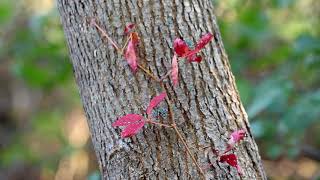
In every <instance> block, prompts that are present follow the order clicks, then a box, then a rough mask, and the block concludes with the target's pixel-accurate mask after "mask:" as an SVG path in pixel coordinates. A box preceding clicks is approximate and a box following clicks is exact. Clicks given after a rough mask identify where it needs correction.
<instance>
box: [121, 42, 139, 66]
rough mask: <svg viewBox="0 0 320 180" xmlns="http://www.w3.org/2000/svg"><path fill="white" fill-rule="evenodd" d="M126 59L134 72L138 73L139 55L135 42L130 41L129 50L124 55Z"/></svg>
mask: <svg viewBox="0 0 320 180" xmlns="http://www.w3.org/2000/svg"><path fill="white" fill-rule="evenodd" d="M131 39H132V38H131ZM124 57H125V59H126V60H127V62H128V64H129V66H130V67H131V69H132V71H133V72H136V70H137V55H136V51H135V42H134V41H133V40H130V41H129V43H128V47H127V50H126V52H125V54H124Z"/></svg>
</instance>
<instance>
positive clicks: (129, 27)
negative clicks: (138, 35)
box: [124, 23, 135, 35]
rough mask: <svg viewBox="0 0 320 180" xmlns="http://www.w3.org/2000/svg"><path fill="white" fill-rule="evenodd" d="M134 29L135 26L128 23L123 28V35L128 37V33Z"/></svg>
mask: <svg viewBox="0 0 320 180" xmlns="http://www.w3.org/2000/svg"><path fill="white" fill-rule="evenodd" d="M134 27H135V24H133V23H129V24H128V25H127V26H126V27H125V29H124V34H125V35H128V34H129V32H130V31H131V30H132V29H133V28H134Z"/></svg>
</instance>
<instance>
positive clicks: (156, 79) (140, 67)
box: [90, 19, 205, 179]
mask: <svg viewBox="0 0 320 180" xmlns="http://www.w3.org/2000/svg"><path fill="white" fill-rule="evenodd" d="M90 24H91V25H92V26H95V27H96V28H97V29H98V30H99V31H100V33H101V34H102V36H104V37H106V38H107V39H108V40H109V41H110V42H111V43H112V45H113V46H114V47H115V48H116V50H117V51H118V52H119V53H120V54H121V55H122V54H123V51H124V49H125V47H126V46H127V44H128V42H129V40H130V39H131V36H130V37H129V38H128V39H127V41H126V43H125V45H124V46H123V47H122V48H121V49H120V48H119V47H118V45H117V44H116V43H115V42H114V41H113V40H112V39H111V38H110V37H109V36H108V34H107V33H106V32H105V31H104V30H103V29H102V28H101V27H100V26H99V25H98V24H97V23H96V21H95V19H91V22H90ZM137 66H138V68H139V69H141V70H142V71H143V72H144V73H145V74H146V75H147V76H149V77H150V78H151V79H153V80H154V81H156V82H157V83H159V85H160V86H161V88H162V90H163V91H165V92H167V90H166V88H165V85H164V83H163V80H164V79H165V78H166V77H168V76H169V75H170V73H171V72H172V69H170V70H169V71H168V72H167V73H166V74H165V75H164V76H163V77H162V78H160V79H159V78H158V77H157V76H156V75H154V74H153V73H152V72H150V71H149V70H147V69H146V68H145V67H143V66H142V65H140V64H137ZM167 94H168V93H167ZM165 99H166V102H167V104H168V109H169V115H170V119H171V124H170V125H168V124H163V123H159V122H155V121H152V120H150V119H147V120H146V122H147V123H150V124H155V125H159V126H163V127H167V128H173V129H174V131H175V132H176V134H177V136H178V138H179V139H180V140H181V142H182V144H183V145H184V147H185V148H186V150H187V153H188V154H189V156H190V157H191V159H192V161H193V163H194V164H195V166H196V167H197V168H198V170H199V173H200V174H201V176H203V179H205V174H204V172H203V170H202V168H201V167H200V165H199V164H198V162H197V160H196V158H195V157H194V156H193V155H192V153H191V150H190V148H189V146H188V144H187V143H186V140H185V139H184V138H183V137H182V135H181V133H180V132H179V130H178V128H177V126H176V122H175V120H174V112H173V109H172V103H171V101H170V99H169V97H168V96H166V98H165Z"/></svg>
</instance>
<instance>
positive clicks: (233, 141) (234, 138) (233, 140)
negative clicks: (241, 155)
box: [224, 129, 246, 154]
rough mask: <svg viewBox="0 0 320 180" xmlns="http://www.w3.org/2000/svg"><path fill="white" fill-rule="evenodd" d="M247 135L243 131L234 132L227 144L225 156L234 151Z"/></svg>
mask: <svg viewBox="0 0 320 180" xmlns="http://www.w3.org/2000/svg"><path fill="white" fill-rule="evenodd" d="M245 135H246V132H245V131H244V130H243V129H241V130H238V131H234V132H232V133H231V135H230V139H229V141H228V143H227V149H226V150H225V151H224V154H225V153H227V152H229V151H230V150H231V149H233V148H234V146H235V145H236V144H237V143H238V142H239V141H241V140H242V139H243V138H244V137H245Z"/></svg>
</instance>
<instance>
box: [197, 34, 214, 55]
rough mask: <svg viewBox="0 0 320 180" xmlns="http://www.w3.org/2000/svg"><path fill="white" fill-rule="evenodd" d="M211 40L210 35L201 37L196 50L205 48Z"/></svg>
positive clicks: (211, 36)
mask: <svg viewBox="0 0 320 180" xmlns="http://www.w3.org/2000/svg"><path fill="white" fill-rule="evenodd" d="M212 38H213V35H212V34H211V33H207V34H205V35H203V36H202V37H201V39H200V40H199V41H198V43H197V45H196V48H195V49H197V50H199V51H200V50H201V49H202V48H204V46H206V45H207V44H208V43H209V42H210V41H211V40H212Z"/></svg>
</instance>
